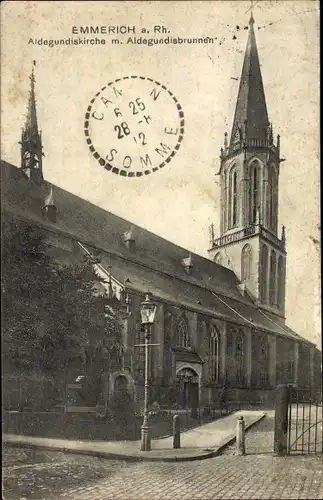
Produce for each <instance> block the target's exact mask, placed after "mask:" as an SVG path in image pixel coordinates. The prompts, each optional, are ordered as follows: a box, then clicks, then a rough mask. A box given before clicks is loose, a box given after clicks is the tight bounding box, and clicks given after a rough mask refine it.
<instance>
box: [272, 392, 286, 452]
mask: <svg viewBox="0 0 323 500" xmlns="http://www.w3.org/2000/svg"><path fill="white" fill-rule="evenodd" d="M288 402H289V389H288V386H287V385H278V386H277V387H276V394H275V431H274V453H275V455H278V456H284V455H286V454H287V433H288Z"/></svg>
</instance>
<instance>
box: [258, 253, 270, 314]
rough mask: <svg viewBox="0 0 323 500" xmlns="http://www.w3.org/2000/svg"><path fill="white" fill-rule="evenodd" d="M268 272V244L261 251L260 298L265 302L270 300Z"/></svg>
mask: <svg viewBox="0 0 323 500" xmlns="http://www.w3.org/2000/svg"><path fill="white" fill-rule="evenodd" d="M267 274H268V248H267V246H266V245H262V246H261V251H260V300H261V302H262V303H263V304H266V303H267V301H268V297H267Z"/></svg>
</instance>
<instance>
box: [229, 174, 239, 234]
mask: <svg viewBox="0 0 323 500" xmlns="http://www.w3.org/2000/svg"><path fill="white" fill-rule="evenodd" d="M237 222H238V174H237V169H236V168H235V167H233V168H232V169H231V170H230V175H229V228H233V227H235V226H236V225H237Z"/></svg>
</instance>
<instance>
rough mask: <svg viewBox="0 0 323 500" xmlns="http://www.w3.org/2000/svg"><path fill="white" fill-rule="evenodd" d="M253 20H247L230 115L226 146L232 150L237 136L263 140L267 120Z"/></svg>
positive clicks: (266, 131) (266, 132) (265, 134)
mask: <svg viewBox="0 0 323 500" xmlns="http://www.w3.org/2000/svg"><path fill="white" fill-rule="evenodd" d="M254 22H255V20H254V17H253V14H252V13H251V17H250V20H249V36H248V41H247V47H246V51H245V56H244V61H243V66H242V72H241V79H240V87H239V92H238V98H237V103H236V109H235V114H234V120H233V126H232V132H231V140H230V146H231V147H233V146H234V145H235V144H236V142H237V141H238V140H240V136H241V135H242V136H243V140H244V141H245V140H248V139H249V140H250V139H260V140H266V139H267V134H268V127H269V120H268V113H267V106H266V99H265V92H264V87H263V82H262V76H261V70H260V63H259V57H258V50H257V44H256V36H255V31H254Z"/></svg>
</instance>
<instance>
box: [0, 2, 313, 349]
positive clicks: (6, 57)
mask: <svg viewBox="0 0 323 500" xmlns="http://www.w3.org/2000/svg"><path fill="white" fill-rule="evenodd" d="M254 4H255V6H254V18H255V31H256V39H257V46H258V52H259V57H260V63H261V70H262V76H263V82H264V87H265V94H266V101H267V109H268V113H269V119H270V121H271V122H272V123H273V129H274V134H275V135H276V134H278V133H279V134H280V136H281V155H282V156H283V157H284V158H285V159H286V161H285V162H284V163H282V164H281V171H280V180H279V225H280V226H281V225H282V224H283V225H284V226H285V227H286V239H287V289H286V319H287V324H288V325H289V326H290V327H291V328H293V329H294V330H295V331H296V332H298V333H299V334H301V335H303V336H304V337H305V338H307V339H309V340H311V341H313V342H315V343H317V344H320V335H321V327H320V296H321V293H320V242H319V238H320V232H319V224H320V220H319V215H320V209H319V180H320V177H319V3H318V2H317V1H312V0H307V1H298V0H295V1H293V0H290V1H279V0H276V1H269V2H268V1H259V2H254ZM249 16H250V2H249V1H221V0H219V1H212V2H207V1H203V2H202V1H201V2H199V1H193V2H189V1H185V2H180V1H177V2H172V1H163V2H157V1H156V2H148V1H147V2H47V1H44V2H32V1H31V2H19V1H17V2H3V3H2V7H1V22H2V35H1V41H2V43H1V51H2V54H1V56H2V75H1V76H2V85H1V94H2V109H1V113H2V120H1V156H2V158H3V159H5V160H7V161H9V162H11V163H13V164H15V165H19V162H20V149H19V144H18V141H19V138H20V133H21V127H22V126H23V124H24V117H25V113H26V103H27V97H28V91H29V78H28V76H29V74H30V71H31V65H32V61H33V60H36V61H37V65H36V97H37V113H38V122H39V126H40V128H41V129H42V135H43V147H44V153H45V157H44V160H43V166H44V176H45V178H46V180H48V181H49V182H52V183H53V184H56V185H58V186H60V187H62V188H64V189H66V190H67V191H70V192H72V193H74V194H76V195H78V196H80V197H82V198H85V199H87V200H89V201H91V202H92V203H95V204H97V205H99V206H101V207H102V208H104V209H106V210H109V211H111V212H113V213H115V214H117V215H119V216H121V217H124V218H126V219H128V220H130V221H132V222H134V223H136V224H138V225H140V226H142V227H145V228H147V229H149V230H150V231H152V232H154V233H156V234H159V235H161V236H163V237H164V238H166V239H169V240H170V241H173V242H174V243H176V244H179V245H180V246H182V247H185V248H187V249H189V250H191V251H194V252H197V253H199V254H201V255H204V256H207V249H208V244H209V226H210V224H211V223H214V226H215V236H216V237H218V236H219V235H220V234H219V225H220V219H219V216H220V213H219V207H220V190H219V179H218V177H217V176H216V175H215V174H216V173H217V171H218V169H219V154H220V148H221V147H222V146H223V135H224V132H225V131H228V132H229V133H230V131H231V130H230V127H231V124H232V120H233V114H234V108H235V100H236V97H237V92H238V85H239V82H238V80H237V79H238V78H239V77H240V73H241V68H242V63H243V56H244V50H245V45H246V41H247V37H248V31H247V30H245V29H244V27H245V26H247V25H248V21H249ZM88 25H93V26H120V25H130V26H136V31H137V35H136V36H140V31H141V29H142V28H146V29H147V28H149V29H150V30H152V28H153V26H154V25H160V26H165V27H166V28H167V30H168V31H170V34H169V35H168V36H171V37H207V36H208V37H213V38H215V37H216V38H217V40H216V41H215V43H213V44H194V45H189V44H181V45H154V46H152V47H149V46H147V45H133V44H127V43H125V42H126V40H127V39H128V37H129V35H120V38H119V39H120V40H122V41H124V43H123V44H119V45H112V44H111V41H110V39H111V35H102V37H104V38H105V40H106V41H107V43H106V44H105V45H80V46H74V45H59V46H55V47H52V48H50V47H49V46H47V45H46V46H45V45H38V43H37V41H38V40H41V39H43V40H44V39H62V38H64V39H66V38H69V37H72V36H74V37H77V35H73V34H72V27H73V26H76V27H80V26H88ZM131 36H133V35H131ZM31 39H32V40H33V41H34V42H35V43H31V42H30V40H31ZM132 74H137V75H142V76H145V77H150V78H153V79H155V80H157V81H159V82H161V83H163V84H164V85H165V86H166V87H167V88H168V89H170V90H171V92H172V93H173V94H174V95H175V96H176V97H177V99H178V101H179V102H180V104H181V106H182V108H183V111H184V114H185V132H184V139H183V141H182V144H181V147H180V149H179V150H178V152H177V154H176V156H175V157H174V158H173V159H172V161H171V162H170V163H169V164H168V165H167V166H166V167H164V168H163V169H162V170H160V171H157V172H155V173H153V174H151V175H149V176H146V177H144V178H139V179H127V178H123V177H120V176H117V175H115V174H113V173H111V172H107V171H106V170H104V169H103V168H102V167H101V166H100V165H99V164H98V162H97V161H96V160H95V159H94V158H93V156H92V155H91V153H90V151H89V149H88V146H87V144H86V142H85V138H84V131H83V126H84V115H85V111H86V108H87V106H88V104H89V102H90V100H91V99H92V98H93V96H94V95H95V94H96V93H97V92H98V91H99V90H100V89H101V88H102V87H103V86H104V85H106V84H107V83H108V82H110V81H112V80H115V79H116V78H122V77H124V76H127V75H132ZM58 209H59V207H58Z"/></svg>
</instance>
